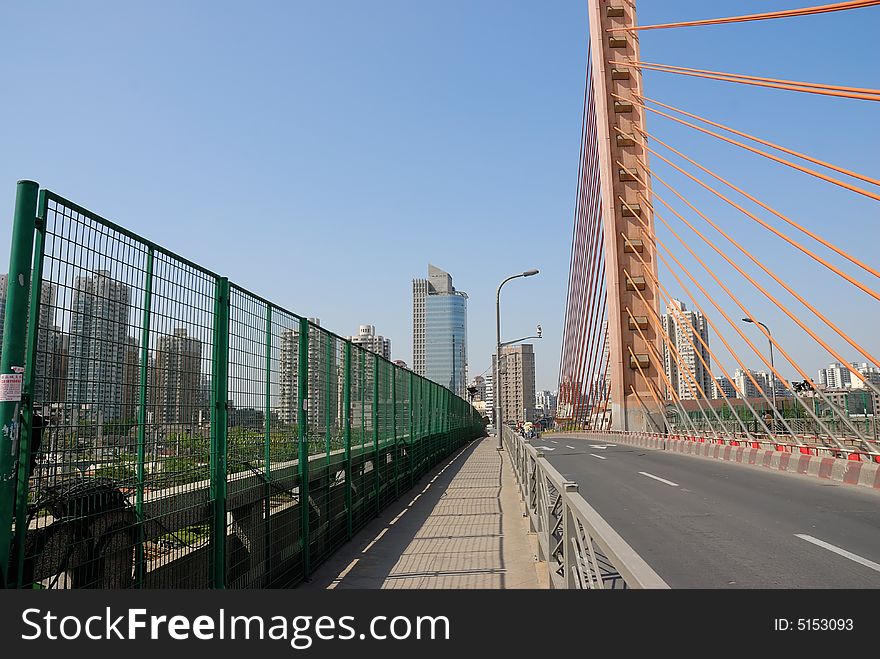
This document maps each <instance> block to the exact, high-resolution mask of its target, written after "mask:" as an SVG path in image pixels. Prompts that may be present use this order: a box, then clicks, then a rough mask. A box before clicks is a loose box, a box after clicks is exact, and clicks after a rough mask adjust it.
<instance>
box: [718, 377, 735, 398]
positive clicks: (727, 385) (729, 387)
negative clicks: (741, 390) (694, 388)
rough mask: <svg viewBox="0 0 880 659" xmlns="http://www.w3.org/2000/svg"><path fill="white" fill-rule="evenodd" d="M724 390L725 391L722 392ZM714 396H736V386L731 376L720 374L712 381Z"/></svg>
mask: <svg viewBox="0 0 880 659" xmlns="http://www.w3.org/2000/svg"><path fill="white" fill-rule="evenodd" d="M722 392H724V393H723V394H722ZM712 398H716V399H717V398H736V387H734V386H733V382H731V380H730V378H726V377H724V376H723V375H719V376H717V377H716V378H715V381H714V382H712Z"/></svg>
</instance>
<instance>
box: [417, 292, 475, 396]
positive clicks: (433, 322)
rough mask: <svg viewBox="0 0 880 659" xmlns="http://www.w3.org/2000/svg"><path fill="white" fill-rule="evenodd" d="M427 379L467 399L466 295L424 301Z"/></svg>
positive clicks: (457, 293) (434, 297) (434, 296)
mask: <svg viewBox="0 0 880 659" xmlns="http://www.w3.org/2000/svg"><path fill="white" fill-rule="evenodd" d="M425 316H426V320H427V322H426V323H425V324H426V332H425V356H426V360H425V362H426V377H427V378H428V379H429V380H433V381H434V382H437V383H439V384H442V385H443V386H444V387H449V389H451V390H452V391H454V392H455V393H456V394H458V395H459V396H461V397H464V394H465V386H466V366H467V298H466V297H465V296H464V294H463V293H460V292H455V293H453V294H451V295H429V296H428V298H427V299H426V300H425Z"/></svg>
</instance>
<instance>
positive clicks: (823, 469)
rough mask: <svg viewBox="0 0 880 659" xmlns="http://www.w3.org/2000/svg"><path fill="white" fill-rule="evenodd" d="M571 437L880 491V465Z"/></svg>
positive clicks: (699, 444)
mask: <svg viewBox="0 0 880 659" xmlns="http://www.w3.org/2000/svg"><path fill="white" fill-rule="evenodd" d="M570 435H571V436H572V437H580V438H583V439H592V440H595V441H603V442H604V441H609V440H613V441H615V442H620V443H621V444H627V445H629V446H639V447H642V448H648V449H654V450H658V451H671V452H673V453H683V454H687V455H694V456H698V457H703V458H709V459H714V460H724V461H726V462H739V463H741V464H748V465H752V466H756V467H764V468H766V469H772V470H774V471H782V472H787V473H792V474H802V475H804V476H809V477H812V478H817V479H820V480H831V481H836V482H839V483H843V484H844V485H857V486H860V487H868V488H871V489H874V490H880V464H877V463H871V462H856V461H854V460H843V459H841V458H831V457H821V456H816V455H802V454H799V453H788V452H786V451H771V450H768V449H760V448H752V447H750V446H732V445H729V444H715V443H712V442H710V441H701V440H702V438H698V439H697V440H695V441H691V440H687V439H674V438H666V437H629V436H627V435H623V434H618V433H602V435H603V436H602V438H601V439H599V438H598V437H596V436H594V435H592V434H588V433H570Z"/></svg>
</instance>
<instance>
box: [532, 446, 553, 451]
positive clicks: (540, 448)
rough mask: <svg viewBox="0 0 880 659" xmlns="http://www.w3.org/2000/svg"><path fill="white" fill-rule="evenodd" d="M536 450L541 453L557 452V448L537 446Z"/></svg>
mask: <svg viewBox="0 0 880 659" xmlns="http://www.w3.org/2000/svg"><path fill="white" fill-rule="evenodd" d="M535 448H536V449H538V450H539V451H555V450H556V449H555V448H552V447H550V446H536V447H535Z"/></svg>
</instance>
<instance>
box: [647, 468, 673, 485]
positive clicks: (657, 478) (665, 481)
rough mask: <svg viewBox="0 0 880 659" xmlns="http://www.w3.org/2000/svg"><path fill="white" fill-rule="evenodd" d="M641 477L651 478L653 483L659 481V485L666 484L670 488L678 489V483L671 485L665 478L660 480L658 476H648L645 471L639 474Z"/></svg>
mask: <svg viewBox="0 0 880 659" xmlns="http://www.w3.org/2000/svg"><path fill="white" fill-rule="evenodd" d="M639 473H640V474H641V475H642V476H647V477H648V478H653V479H654V480H655V481H660V482H661V483H666V484H667V485H671V486H672V487H678V483H673V482H672V481H668V480H666V479H665V478H660V477H659V476H655V475H654V474H649V473H648V472H647V471H640V472H639Z"/></svg>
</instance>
